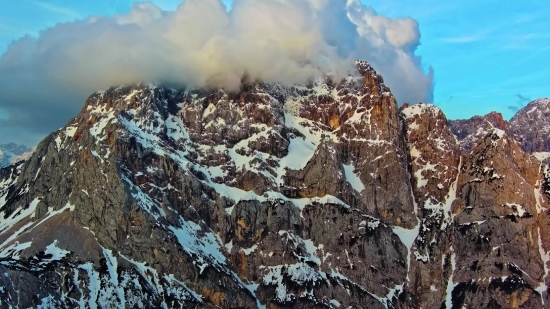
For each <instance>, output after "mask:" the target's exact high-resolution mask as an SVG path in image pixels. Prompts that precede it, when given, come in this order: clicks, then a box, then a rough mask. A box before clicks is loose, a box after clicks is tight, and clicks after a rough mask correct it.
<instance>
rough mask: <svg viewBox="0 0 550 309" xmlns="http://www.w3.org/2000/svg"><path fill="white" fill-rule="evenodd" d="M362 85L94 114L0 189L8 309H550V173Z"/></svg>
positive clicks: (431, 112)
mask: <svg viewBox="0 0 550 309" xmlns="http://www.w3.org/2000/svg"><path fill="white" fill-rule="evenodd" d="M357 69H358V74H357V76H349V77H348V78H345V79H343V80H333V79H332V78H330V77H325V78H317V79H315V80H312V81H311V82H310V83H307V84H304V85H295V86H285V85H281V84H267V83H252V84H246V85H244V86H243V87H242V88H241V90H240V91H239V92H233V93H232V92H226V91H223V90H204V89H181V90H178V89H170V88H165V87H162V86H156V85H136V86H128V87H118V88H111V89H109V90H107V91H104V92H97V93H94V94H93V95H91V96H90V97H89V98H88V99H87V100H86V103H85V106H84V108H83V109H82V111H81V112H80V114H79V115H78V116H77V117H76V118H74V119H72V120H71V121H70V122H69V123H68V124H67V126H65V127H64V128H62V129H60V130H59V131H57V132H55V133H53V134H51V135H50V136H48V137H47V138H46V139H45V140H43V141H42V142H41V143H40V144H39V145H38V147H37V149H36V151H35V152H34V154H33V155H32V157H31V158H30V159H29V160H27V161H25V162H21V163H18V164H16V165H12V166H8V167H6V168H4V169H2V170H0V184H1V186H0V274H2V275H0V287H3V288H2V289H0V300H1V303H2V306H4V305H6V306H8V307H25V308H26V307H37V306H42V307H55V308H77V307H80V308H82V307H84V308H88V307H89V308H98V307H100V308H112V307H128V308H134V307H135V308H152V307H154V308H156V307H164V308H182V307H183V308H283V307H293V308H460V307H468V308H476V307H486V306H488V307H491V306H492V307H495V308H497V307H503V308H517V307H519V306H521V307H523V308H542V307H543V306H544V307H545V308H548V306H549V305H550V302H549V300H548V299H547V297H548V296H547V292H546V290H547V288H546V282H547V281H546V279H547V278H548V268H547V266H548V265H547V262H548V260H549V253H548V251H547V250H550V233H549V232H550V231H548V226H549V225H548V224H547V223H550V220H549V219H548V215H547V213H546V211H545V210H546V209H548V208H550V205H549V203H548V198H549V197H550V191H549V190H548V187H549V186H548V184H549V183H550V176H549V175H550V172H548V168H547V167H546V168H544V165H542V164H541V163H540V162H539V161H538V160H537V159H536V158H534V157H532V156H529V155H528V154H526V153H524V152H523V150H522V149H521V148H520V147H519V146H518V144H517V143H516V142H515V141H514V140H513V139H512V138H509V137H508V136H507V135H506V134H505V133H504V131H501V130H496V129H495V130H492V131H490V132H487V134H486V135H485V136H482V137H481V141H479V142H478V143H477V144H476V146H475V147H473V149H472V151H471V153H469V154H466V152H465V151H464V150H463V149H462V148H461V146H460V144H459V142H458V141H457V139H456V138H455V136H454V135H453V134H452V131H451V130H450V129H449V127H448V126H447V119H446V118H445V116H444V115H443V113H442V112H441V111H440V110H439V109H438V108H436V107H435V106H433V105H426V104H418V105H413V106H410V107H405V108H402V109H401V110H400V109H398V106H397V103H396V100H395V98H394V97H393V95H392V94H391V91H390V89H389V88H388V87H386V86H385V84H384V81H383V78H382V76H380V75H379V74H378V73H377V72H376V71H374V70H373V69H372V67H371V66H370V65H369V64H368V63H366V62H364V61H359V62H357Z"/></svg>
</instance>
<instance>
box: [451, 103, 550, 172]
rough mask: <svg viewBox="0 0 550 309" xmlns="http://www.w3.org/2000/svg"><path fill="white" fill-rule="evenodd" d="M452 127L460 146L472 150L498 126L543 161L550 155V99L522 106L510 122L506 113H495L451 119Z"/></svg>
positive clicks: (524, 148) (524, 149)
mask: <svg viewBox="0 0 550 309" xmlns="http://www.w3.org/2000/svg"><path fill="white" fill-rule="evenodd" d="M448 124H449V128H450V129H451V131H452V132H453V134H454V135H455V136H456V137H457V139H458V140H459V142H460V145H461V146H462V147H463V148H464V149H465V150H466V151H470V150H472V148H473V147H474V146H475V144H476V143H477V142H478V141H479V140H480V139H481V138H482V137H483V136H485V135H487V134H489V132H491V131H492V130H494V129H498V130H503V131H505V132H506V134H507V135H508V136H510V137H511V138H513V139H514V140H515V141H517V142H518V144H519V145H520V146H521V148H522V149H523V151H525V152H527V153H530V154H533V155H534V156H536V157H537V158H538V159H539V160H541V161H547V162H549V163H550V161H548V159H549V158H550V138H549V136H550V100H549V99H548V98H540V99H537V100H534V101H532V102H530V103H529V104H527V105H526V106H525V107H523V108H522V109H520V110H519V111H518V112H517V113H516V114H515V115H514V116H513V117H512V118H511V119H510V121H506V120H504V119H503V117H502V114H500V113H497V112H491V113H489V114H487V115H485V116H474V117H472V118H470V119H464V120H449V121H448Z"/></svg>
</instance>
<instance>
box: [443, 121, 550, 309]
mask: <svg viewBox="0 0 550 309" xmlns="http://www.w3.org/2000/svg"><path fill="white" fill-rule="evenodd" d="M540 177H541V175H540V174H539V162H538V161H537V160H535V159H534V158H532V157H531V156H528V155H527V154H525V153H524V152H523V151H522V150H521V148H520V147H519V146H518V145H517V144H516V142H515V141H513V140H511V139H509V138H508V137H507V136H506V135H505V134H504V132H503V131H499V130H495V131H494V132H493V133H492V134H490V135H488V136H487V137H485V138H484V139H483V140H481V141H480V142H479V143H478V145H477V146H476V148H475V149H474V150H472V153H471V155H470V156H469V157H468V158H467V159H466V160H465V161H464V164H463V165H462V167H461V170H460V175H459V180H458V187H457V188H458V194H457V199H456V200H455V202H454V203H453V213H454V214H455V215H454V216H455V217H454V222H455V225H456V227H455V231H454V239H455V243H454V245H453V252H454V253H453V254H454V256H455V260H456V263H455V266H454V269H455V271H454V273H453V281H454V282H455V283H457V284H458V285H457V286H456V288H455V289H459V290H461V293H458V292H457V294H456V297H455V295H454V294H453V297H454V298H453V299H456V301H457V302H458V303H460V304H464V306H465V307H478V306H480V305H481V304H483V302H485V303H486V304H493V306H497V307H498V306H500V307H501V308H518V307H521V308H539V307H540V306H541V304H540V302H541V301H540V294H541V293H544V297H545V298H546V297H547V296H546V289H547V288H546V285H545V284H544V281H545V279H546V278H547V277H548V271H547V267H546V265H545V263H546V262H547V258H546V257H547V255H546V253H545V251H544V250H543V249H542V248H543V244H544V243H543V242H542V241H541V236H540V234H541V230H542V229H543V228H544V230H546V229H547V228H546V227H543V226H542V225H541V224H540V220H541V219H543V218H546V217H547V214H546V213H544V207H543V206H542V205H547V203H546V202H544V201H541V200H540V199H538V196H539V195H540V193H539V192H540V191H539V188H538V187H539V186H538V185H537V183H538V182H539V181H540ZM541 203H542V204H541ZM546 207H547V206H546ZM548 305H549V304H548V303H546V306H548Z"/></svg>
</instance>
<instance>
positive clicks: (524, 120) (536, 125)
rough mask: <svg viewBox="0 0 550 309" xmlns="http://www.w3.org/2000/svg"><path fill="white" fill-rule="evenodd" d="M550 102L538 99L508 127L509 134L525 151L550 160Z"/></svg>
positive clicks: (513, 118) (519, 112)
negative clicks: (549, 120) (549, 121)
mask: <svg viewBox="0 0 550 309" xmlns="http://www.w3.org/2000/svg"><path fill="white" fill-rule="evenodd" d="M548 119H550V100H549V99H548V98H543V99H538V100H535V101H533V102H531V103H529V104H527V105H526V106H525V107H524V108H522V109H521V110H519V111H518V112H517V113H516V115H514V117H512V119H510V124H509V125H508V128H507V131H508V134H509V135H510V136H511V137H513V138H514V139H515V140H516V141H518V143H519V144H520V145H521V148H523V150H524V151H526V152H528V153H534V154H535V155H536V156H537V157H538V158H539V159H541V160H544V159H548V158H550V138H548V136H550V124H549V123H548Z"/></svg>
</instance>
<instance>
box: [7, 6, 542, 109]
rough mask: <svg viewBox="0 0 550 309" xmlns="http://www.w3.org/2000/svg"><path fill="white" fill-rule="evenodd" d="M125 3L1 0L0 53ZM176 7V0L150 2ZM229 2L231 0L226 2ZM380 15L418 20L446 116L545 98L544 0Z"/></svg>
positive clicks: (402, 9) (383, 10) (389, 9)
mask: <svg viewBox="0 0 550 309" xmlns="http://www.w3.org/2000/svg"><path fill="white" fill-rule="evenodd" d="M132 2H133V1H129V0H96V1H88V0H71V1H69V0H19V1H17V2H15V1H1V2H0V53H3V52H4V51H5V50H6V48H7V46H8V45H9V44H10V42H12V41H13V40H14V39H17V38H20V37H22V36H23V35H25V34H31V35H37V34H38V33H39V31H40V30H41V29H44V28H46V27H50V26H53V25H55V24H56V23H59V22H67V21H72V20H75V19H79V18H85V17H87V16H89V15H113V14H115V13H124V12H127V11H128V10H129V9H130V7H131V6H132ZM152 2H153V3H155V4H156V5H158V6H160V7H161V8H163V9H168V10H174V9H175V8H176V6H177V5H178V4H179V2H181V1H180V0H157V1H152ZM225 2H226V3H227V4H230V1H225ZM364 3H366V4H367V5H370V6H372V7H373V8H374V9H375V10H376V11H377V12H378V13H379V14H381V15H386V16H390V17H406V16H410V17H412V18H414V19H416V20H417V21H418V23H419V25H420V31H421V34H422V39H421V42H422V45H421V46H420V47H419V49H418V51H417V54H418V55H421V56H422V58H423V63H424V65H425V66H426V68H427V67H428V66H432V67H433V68H434V70H435V102H434V103H435V104H437V105H438V106H440V107H441V108H442V109H443V110H444V112H445V113H446V114H447V116H448V118H451V119H456V118H467V117H470V116H473V115H475V114H485V113H488V112H490V111H493V110H496V111H499V112H502V113H503V114H504V116H505V118H509V117H511V116H512V115H513V109H514V108H517V107H520V106H522V105H524V104H526V103H527V101H529V100H532V99H536V98H539V97H547V96H550V86H549V81H550V60H549V56H550V32H549V31H548V29H550V19H549V18H548V16H550V3H548V2H547V1H544V0H525V1H513V0H500V1H494V0H486V1H479V0H461V1H440V0H371V1H364Z"/></svg>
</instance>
